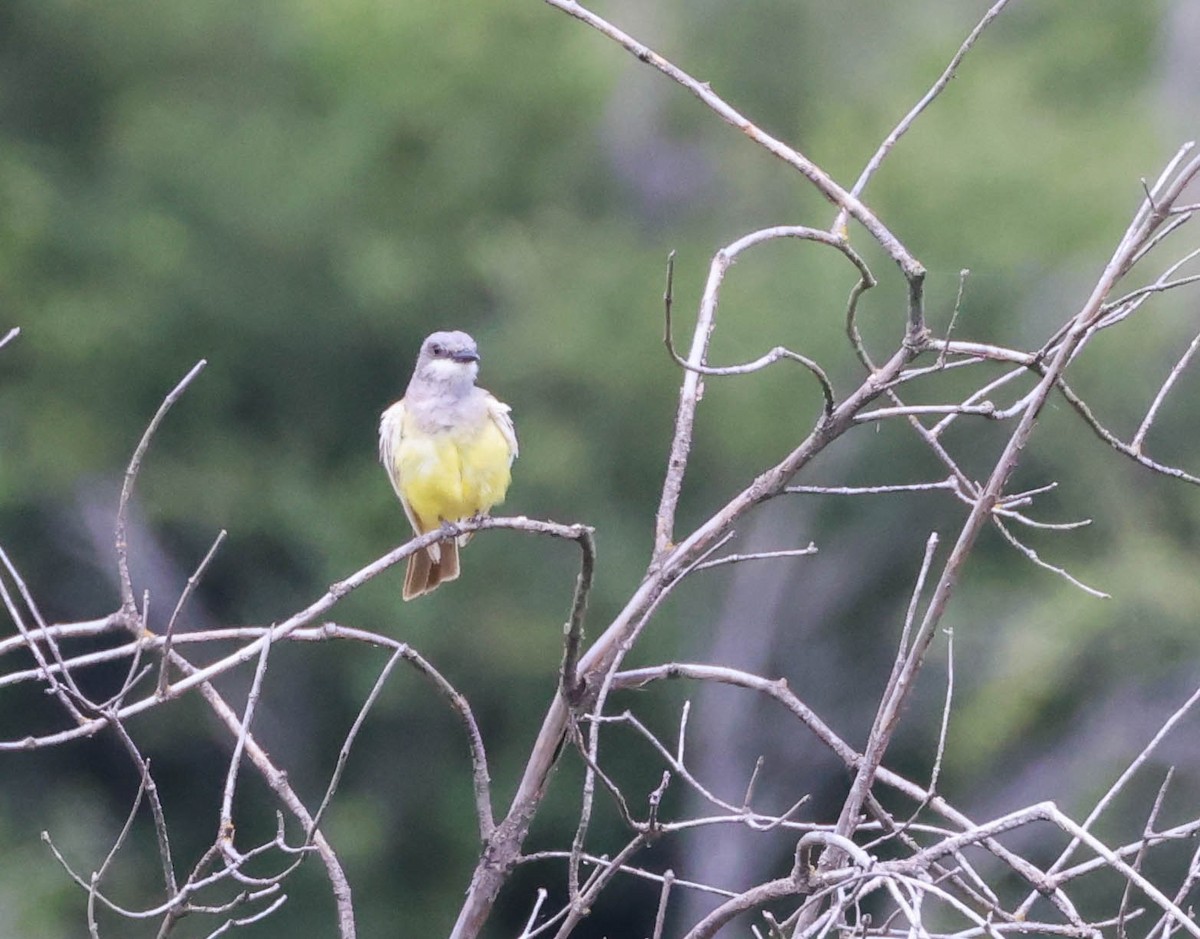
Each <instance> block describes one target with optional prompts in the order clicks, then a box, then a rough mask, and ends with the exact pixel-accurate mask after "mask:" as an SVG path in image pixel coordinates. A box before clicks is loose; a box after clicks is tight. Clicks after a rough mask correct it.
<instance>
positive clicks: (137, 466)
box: [116, 359, 208, 625]
mask: <svg viewBox="0 0 1200 939" xmlns="http://www.w3.org/2000/svg"><path fill="white" fill-rule="evenodd" d="M207 364H208V363H207V362H206V361H205V360H204V359H201V360H200V361H199V362H197V363H196V364H195V365H194V366H192V370H191V371H190V372H188V373H187V374H186V375H184V376H183V379H182V380H181V381H180V382H179V384H178V385H176V386H175V387H174V388H173V389H171V391H170V392H169V393H168V394H167V396H166V397H165V398H163V400H162V404H160V405H159V406H158V410H157V411H156V412H155V414H154V417H153V418H151V419H150V423H149V424H148V425H147V427H146V430H145V432H144V433H143V434H142V439H141V440H139V441H138V445H137V448H136V449H135V450H134V451H133V456H132V457H131V458H130V460H129V466H128V467H126V469H125V480H124V482H123V483H122V485H121V500H120V502H119V503H118V504H117V531H116V546H117V572H118V575H119V578H120V581H121V611H122V612H123V613H124V614H125V615H126V616H127V617H131V618H132V617H135V616H136V613H137V607H136V605H135V604H134V600H133V581H132V580H131V579H130V576H129V537H128V517H129V500H130V499H131V498H132V497H133V487H134V484H135V483H136V482H137V477H138V472H139V470H141V468H142V458H143V457H144V456H145V455H146V449H147V448H148V447H149V446H150V439H151V438H152V437H153V436H154V432H155V431H156V430H158V425H159V424H161V423H162V420H163V418H164V417H166V416H167V411H169V410H171V405H173V404H174V403H175V402H176V401H177V400H178V399H179V396H180V395H182V394H183V392H184V391H185V390H186V389H187V386H188V385H190V384H191V383H192V379H194V378H195V377H196V376H197V375H199V374H200V372H201V371H202V370H203V368H204V366H205V365H207ZM130 622H131V625H132V622H133V621H132V619H131V621H130Z"/></svg>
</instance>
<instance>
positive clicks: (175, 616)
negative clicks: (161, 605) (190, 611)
mask: <svg viewBox="0 0 1200 939" xmlns="http://www.w3.org/2000/svg"><path fill="white" fill-rule="evenodd" d="M226 534H227V533H226V531H225V529H224V528H222V529H221V530H220V531H219V532H218V533H217V537H216V538H215V539H214V540H213V543H212V547H210V548H209V549H208V552H207V553H206V554H205V555H204V558H203V559H202V560H201V561H200V563H199V564H198V565H197V566H196V570H195V571H193V572H192V576H191V577H189V578H188V579H187V583H186V584H184V586H183V590H182V591H180V594H179V599H178V600H177V601H176V603H175V609H174V610H172V611H171V618H170V619H169V620H167V628H166V630H165V631H164V633H163V637H164V638H163V645H162V662H161V665H160V667H159V670H158V685H157V687H156V691H157V694H158V696H159V697H160V698H163V697H166V694H167V683H168V681H169V680H170V671H169V669H168V663H169V662H170V661H171V640H172V637H173V636H174V635H175V624H176V622H178V620H179V614H180V613H182V612H183V608H184V607H185V606H187V602H188V600H189V599H191V596H192V594H193V593H194V592H195V590H196V587H197V586H198V585H199V583H200V579H201V578H202V577H203V576H204V572H205V571H206V570H207V569H208V565H209V563H210V562H211V561H212V559H213V557H214V556H215V555H216V553H217V549H218V548H220V547H221V543H222V542H223V541H224V540H225V535H226Z"/></svg>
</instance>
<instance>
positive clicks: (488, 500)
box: [395, 421, 512, 531]
mask: <svg viewBox="0 0 1200 939" xmlns="http://www.w3.org/2000/svg"><path fill="white" fill-rule="evenodd" d="M395 459H396V471H397V476H398V477H399V479H400V487H401V489H402V491H403V492H404V498H405V499H406V500H407V501H408V504H409V507H410V508H411V509H412V512H413V514H414V515H415V516H416V517H417V519H418V520H419V521H420V522H421V527H422V529H423V530H426V531H428V530H429V529H431V528H436V527H437V526H438V525H440V524H441V522H442V521H443V520H445V521H451V522H453V521H458V520H460V519H464V518H470V517H471V516H473V515H481V514H483V513H485V512H487V511H488V510H489V509H491V507H492V506H493V505H496V504H497V503H499V502H502V501H503V500H504V494H505V493H506V492H507V491H508V484H509V481H510V480H511V478H512V477H511V473H510V470H509V465H510V463H511V462H512V455H511V454H510V453H509V449H508V442H507V441H506V440H505V439H504V435H503V434H501V433H500V431H499V429H498V428H497V427H496V426H495V425H494V424H493V423H492V422H491V421H488V422H487V423H486V424H484V425H483V427H482V428H480V429H479V430H477V431H474V432H472V433H461V432H460V433H453V432H443V433H436V434H428V435H423V436H422V435H412V436H406V437H405V438H404V439H403V440H402V441H401V442H400V446H399V448H398V451H397V453H396V457H395Z"/></svg>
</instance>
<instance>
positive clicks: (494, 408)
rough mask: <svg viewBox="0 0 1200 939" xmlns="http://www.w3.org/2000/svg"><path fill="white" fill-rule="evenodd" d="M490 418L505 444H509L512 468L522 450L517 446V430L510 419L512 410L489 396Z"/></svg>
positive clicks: (509, 463) (509, 462)
mask: <svg viewBox="0 0 1200 939" xmlns="http://www.w3.org/2000/svg"><path fill="white" fill-rule="evenodd" d="M487 409H488V417H490V418H491V419H492V423H494V424H495V425H496V429H497V430H499V431H500V433H501V434H502V435H503V436H504V440H505V442H506V443H507V444H508V465H509V466H512V461H513V460H515V459H516V458H517V454H518V452H519V450H520V448H519V447H518V446H517V428H516V427H514V426H513V419H512V417H510V416H509V415H510V413H511V412H512V408H510V407H509V406H508V405H507V404H505V403H504V402H503V401H500V400H499V399H497V398H495V397H494V396H492V395H490V394H489V395H488V396H487Z"/></svg>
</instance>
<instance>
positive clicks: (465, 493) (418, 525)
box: [379, 331, 517, 600]
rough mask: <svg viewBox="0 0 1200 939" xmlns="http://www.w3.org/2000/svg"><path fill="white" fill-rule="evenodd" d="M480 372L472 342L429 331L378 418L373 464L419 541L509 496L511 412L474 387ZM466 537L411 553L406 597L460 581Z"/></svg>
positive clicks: (513, 454)
mask: <svg viewBox="0 0 1200 939" xmlns="http://www.w3.org/2000/svg"><path fill="white" fill-rule="evenodd" d="M478 374H479V352H478V350H477V349H476V347H475V340H474V339H472V338H471V337H470V336H468V335H467V334H466V333H464V332H457V331H455V332H438V333H434V334H433V335H431V336H429V337H428V338H427V339H426V340H425V342H424V343H422V344H421V354H420V355H418V356H417V364H416V367H415V368H414V369H413V374H412V379H411V380H410V381H409V383H408V390H407V391H405V393H404V397H403V398H401V399H400V400H399V401H397V402H396V403H395V404H393V405H392V406H391V407H390V408H388V409H387V410H386V411H384V412H383V417H382V418H381V419H380V422H379V459H380V462H382V463H383V468H384V469H385V470H387V474H388V479H390V480H391V482H392V488H393V489H395V490H396V495H397V496H399V497H400V504H401V505H403V506H404V514H405V515H407V516H408V520H409V522H411V523H412V527H413V531H415V532H416V533H417V534H418V535H421V534H424V533H425V532H427V531H433V530H434V529H435V528H437V527H439V526H440V525H441V524H442V522H457V521H462V520H463V519H468V518H476V517H478V516H481V515H486V514H487V512H488V511H489V510H490V509H491V507H492V506H493V505H496V504H498V503H500V502H503V501H504V494H505V493H506V492H507V491H508V484H509V481H510V480H511V479H512V476H511V472H510V470H511V467H512V462H513V460H515V459H516V458H517V432H516V430H515V429H514V428H513V422H512V418H511V417H509V411H510V410H511V409H510V408H509V406H508V405H507V404H504V403H503V402H501V401H498V400H497V399H496V398H494V397H493V396H492V395H491V394H490V393H489V392H487V391H485V390H484V389H482V388H477V387H476V386H475V376H476V375H478ZM470 538H471V534H470V533H467V534H465V535H461V536H459V537H458V538H456V539H455V538H452V539H449V540H447V541H443V542H441V543H440V544H431V545H430V546H429V547H428V548H425V549H424V550H421V551H418V552H417V553H416V554H413V555H410V556H409V559H408V570H407V571H406V572H405V575H404V599H405V600H411V599H412V598H413V597H419V596H421V594H423V593H429V592H430V591H431V590H433V589H434V588H435V587H437V585H438V584H440V583H442V582H443V581H447V580H454V579H455V578H456V577H458V548H459V545H465V544H466V543H467V542H468V541H469V540H470Z"/></svg>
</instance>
